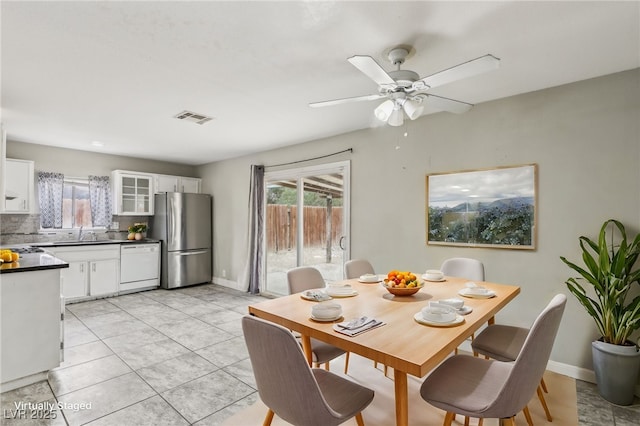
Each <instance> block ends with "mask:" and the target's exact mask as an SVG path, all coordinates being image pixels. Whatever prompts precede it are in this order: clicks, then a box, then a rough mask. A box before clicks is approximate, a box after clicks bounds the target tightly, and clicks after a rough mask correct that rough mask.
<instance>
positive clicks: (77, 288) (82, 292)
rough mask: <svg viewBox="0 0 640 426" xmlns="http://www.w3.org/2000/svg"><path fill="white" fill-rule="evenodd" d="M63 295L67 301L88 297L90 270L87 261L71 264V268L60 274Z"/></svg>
mask: <svg viewBox="0 0 640 426" xmlns="http://www.w3.org/2000/svg"><path fill="white" fill-rule="evenodd" d="M60 277H61V278H62V280H61V281H62V294H63V295H64V298H65V300H73V299H77V298H79V297H86V296H87V295H88V294H89V289H88V288H87V285H88V283H89V268H87V262H86V261H78V262H69V268H67V269H65V270H63V271H62V272H60Z"/></svg>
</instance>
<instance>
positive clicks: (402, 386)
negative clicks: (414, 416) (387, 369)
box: [393, 368, 409, 426]
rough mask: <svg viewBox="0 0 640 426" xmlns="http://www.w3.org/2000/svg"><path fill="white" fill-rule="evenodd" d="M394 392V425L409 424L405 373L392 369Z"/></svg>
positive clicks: (405, 425)
mask: <svg viewBox="0 0 640 426" xmlns="http://www.w3.org/2000/svg"><path fill="white" fill-rule="evenodd" d="M393 381H394V387H395V392H396V426H407V425H408V424H409V397H408V395H407V373H405V372H404V371H398V370H396V369H395V368H394V369H393Z"/></svg>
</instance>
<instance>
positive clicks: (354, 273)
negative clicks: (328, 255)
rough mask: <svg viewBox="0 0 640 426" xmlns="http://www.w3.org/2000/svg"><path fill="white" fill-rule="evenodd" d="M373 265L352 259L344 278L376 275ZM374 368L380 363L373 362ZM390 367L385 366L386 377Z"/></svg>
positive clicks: (363, 260) (345, 265)
mask: <svg viewBox="0 0 640 426" xmlns="http://www.w3.org/2000/svg"><path fill="white" fill-rule="evenodd" d="M375 273H376V271H375V269H373V265H371V263H370V262H369V261H368V260H365V259H351V260H349V261H347V262H346V263H345V264H344V277H345V278H346V279H348V280H350V279H353V278H358V277H360V276H361V275H364V274H375ZM373 368H378V361H373ZM387 370H388V367H387V366H386V365H385V366H384V375H385V376H386V375H387Z"/></svg>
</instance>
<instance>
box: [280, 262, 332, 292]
mask: <svg viewBox="0 0 640 426" xmlns="http://www.w3.org/2000/svg"><path fill="white" fill-rule="evenodd" d="M287 283H288V285H289V294H294V293H300V292H303V291H306V290H311V289H314V288H322V287H324V286H325V282H324V278H322V274H321V273H320V271H318V270H317V269H316V268H313V267H311V266H300V267H298V268H293V269H290V270H289V271H288V272H287Z"/></svg>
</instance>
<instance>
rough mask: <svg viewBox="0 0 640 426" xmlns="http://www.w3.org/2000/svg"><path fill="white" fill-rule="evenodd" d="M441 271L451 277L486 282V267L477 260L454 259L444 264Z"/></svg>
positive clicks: (447, 260)
mask: <svg viewBox="0 0 640 426" xmlns="http://www.w3.org/2000/svg"><path fill="white" fill-rule="evenodd" d="M440 270H441V271H442V273H443V274H445V275H448V276H450V277H459V278H465V279H467V280H471V281H484V265H483V264H482V262H480V261H479V260H477V259H470V258H467V257H452V258H451V259H446V260H445V261H444V262H442V265H441V266H440Z"/></svg>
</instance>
